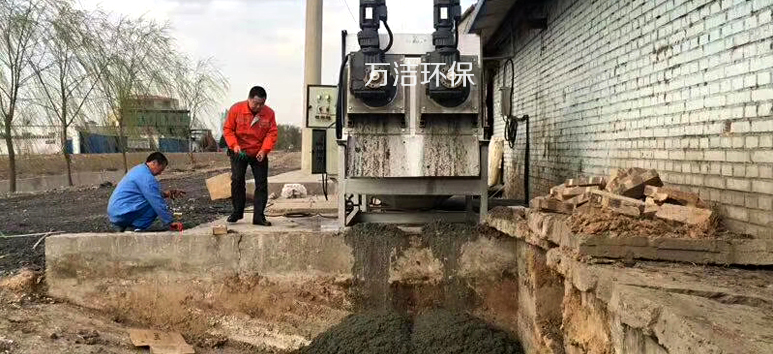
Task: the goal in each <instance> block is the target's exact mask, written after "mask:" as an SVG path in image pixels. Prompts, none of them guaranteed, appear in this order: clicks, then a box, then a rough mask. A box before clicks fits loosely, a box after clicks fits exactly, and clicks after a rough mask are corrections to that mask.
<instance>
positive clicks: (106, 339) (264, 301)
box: [0, 269, 345, 354]
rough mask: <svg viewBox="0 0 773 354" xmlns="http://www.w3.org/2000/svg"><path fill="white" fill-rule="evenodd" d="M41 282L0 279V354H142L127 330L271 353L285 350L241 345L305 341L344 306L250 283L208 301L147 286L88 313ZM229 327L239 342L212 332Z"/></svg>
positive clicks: (319, 292) (320, 288)
mask: <svg viewBox="0 0 773 354" xmlns="http://www.w3.org/2000/svg"><path fill="white" fill-rule="evenodd" d="M41 275H42V273H40V272H34V271H30V270H27V269H24V270H22V271H21V272H19V273H17V274H16V275H14V276H11V277H6V278H0V353H72V354H97V353H99V354H108V353H111V354H122V353H147V352H148V350H147V348H136V347H135V346H134V345H133V344H132V343H131V341H130V338H129V334H128V330H129V329H133V328H134V329H154V330H160V331H177V332H179V333H182V334H183V336H184V338H185V340H186V342H187V343H189V344H191V345H193V346H194V347H195V350H196V353H199V354H210V353H211V354H214V353H218V354H220V353H223V354H242V353H257V354H269V353H272V354H273V353H281V352H285V351H282V350H277V349H276V348H272V349H269V348H266V347H259V346H256V345H253V344H250V343H249V340H252V341H257V342H260V341H261V339H265V338H267V336H268V338H269V340H273V342H274V343H276V342H278V341H282V340H286V339H285V338H282V337H281V336H280V337H276V336H274V337H271V334H272V331H273V329H272V328H271V327H272V326H284V327H285V328H283V331H284V332H291V331H293V330H294V331H295V332H296V333H298V334H299V335H298V336H296V337H298V338H304V337H309V338H310V337H311V336H313V334H316V333H317V332H321V329H315V328H314V325H320V324H323V325H324V326H329V325H331V324H332V323H335V322H338V321H339V320H340V319H341V318H342V317H343V316H345V313H343V312H340V311H335V310H333V309H334V308H341V307H344V306H345V304H343V303H342V301H343V296H342V295H341V294H340V292H336V291H334V290H332V289H331V288H330V284H329V283H325V282H324V281H322V282H318V283H314V284H303V286H299V287H289V286H285V285H282V284H276V283H270V282H265V281H260V280H255V279H256V278H249V279H246V280H244V279H243V280H236V281H227V282H225V284H224V285H223V289H221V291H217V292H215V293H214V294H213V297H212V298H208V299H207V298H203V297H202V296H201V295H202V293H196V292H195V291H192V292H191V293H187V292H185V291H182V290H180V289H176V288H172V289H169V288H168V287H166V286H165V287H163V288H154V287H153V285H148V286H145V287H140V288H138V289H137V290H136V291H134V292H132V293H129V294H118V295H120V296H122V297H121V299H120V300H122V301H121V302H116V303H115V305H116V306H114V308H112V309H109V310H106V311H95V310H90V309H86V308H83V307H79V306H75V305H72V304H68V303H62V302H57V301H55V300H53V299H51V298H48V297H46V296H45V295H44V294H45V281H44V280H43V279H42V277H41ZM162 290H163V291H162ZM331 290H332V291H331ZM148 301H150V302H148ZM143 304H144V305H143ZM148 304H153V305H154V306H151V307H148ZM326 316H327V317H326ZM267 324H269V325H267ZM234 328H240V329H241V330H242V332H244V335H243V337H244V338H245V341H243V342H242V341H229V340H227V339H226V337H225V336H224V335H218V334H217V333H212V330H213V329H215V330H217V329H221V330H226V331H228V330H230V331H233V330H234ZM303 330H306V331H311V332H309V333H302V331H303ZM231 333H233V332H231ZM291 339H294V338H291ZM286 341H287V340H286ZM288 342H289V341H288ZM304 343H305V342H304Z"/></svg>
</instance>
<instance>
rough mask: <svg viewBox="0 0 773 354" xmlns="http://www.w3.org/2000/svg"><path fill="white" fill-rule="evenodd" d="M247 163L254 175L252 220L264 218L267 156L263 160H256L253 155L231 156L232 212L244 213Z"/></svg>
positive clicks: (266, 191)
mask: <svg viewBox="0 0 773 354" xmlns="http://www.w3.org/2000/svg"><path fill="white" fill-rule="evenodd" d="M247 165H249V166H250V167H251V168H252V175H253V177H255V198H254V203H255V214H254V216H253V220H261V219H263V218H265V214H264V210H265V209H266V201H268V156H266V157H265V158H264V159H263V161H258V159H257V158H255V157H250V158H247V159H242V160H237V159H236V156H234V155H232V156H231V201H232V202H233V206H234V214H236V215H238V216H243V215H244V204H245V203H246V201H247V196H246V194H247V189H246V186H245V180H244V175H245V174H246V173H247Z"/></svg>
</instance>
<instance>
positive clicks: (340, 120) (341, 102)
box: [335, 55, 349, 139]
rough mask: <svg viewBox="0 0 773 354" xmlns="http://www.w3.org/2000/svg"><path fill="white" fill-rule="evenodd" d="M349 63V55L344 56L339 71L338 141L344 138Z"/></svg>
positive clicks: (337, 101)
mask: <svg viewBox="0 0 773 354" xmlns="http://www.w3.org/2000/svg"><path fill="white" fill-rule="evenodd" d="M347 61H349V55H346V56H344V58H343V60H342V61H341V68H340V69H339V70H338V98H337V100H336V103H337V105H336V122H335V124H336V139H341V138H342V137H343V129H344V125H343V119H344V106H345V105H346V100H345V98H346V95H345V94H344V92H345V91H344V85H343V84H344V82H343V81H344V68H346V62H347Z"/></svg>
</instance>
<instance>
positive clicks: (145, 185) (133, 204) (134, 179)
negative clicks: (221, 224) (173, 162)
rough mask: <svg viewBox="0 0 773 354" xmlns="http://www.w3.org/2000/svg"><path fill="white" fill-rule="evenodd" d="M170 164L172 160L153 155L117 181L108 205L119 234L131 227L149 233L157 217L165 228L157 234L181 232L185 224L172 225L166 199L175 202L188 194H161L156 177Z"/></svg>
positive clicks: (168, 192)
mask: <svg viewBox="0 0 773 354" xmlns="http://www.w3.org/2000/svg"><path fill="white" fill-rule="evenodd" d="M167 165H169V161H168V160H167V159H166V156H164V154H162V153H160V152H154V153H152V154H150V156H148V158H147V159H146V160H145V163H144V164H141V165H137V166H135V167H133V168H132V169H131V170H129V172H128V173H127V174H126V176H124V177H123V178H122V179H121V182H118V185H117V186H116V187H115V190H114V191H113V194H112V195H110V202H109V203H108V205H107V215H108V217H109V218H110V222H111V223H112V224H113V226H114V227H115V228H116V229H117V230H118V231H121V232H123V231H125V230H126V229H128V228H132V230H134V231H150V226H151V225H152V224H153V221H155V220H156V218H157V217H158V218H160V219H161V223H162V224H163V229H160V230H154V231H163V230H172V231H182V229H183V225H182V223H179V222H173V220H172V214H171V213H170V212H169V208H168V207H167V205H166V201H164V198H172V199H174V198H176V197H178V196H181V195H184V194H185V192H183V191H180V190H176V189H172V190H169V191H165V192H161V187H160V185H159V183H158V180H156V176H158V175H160V174H161V172H164V169H165V168H166V166H167Z"/></svg>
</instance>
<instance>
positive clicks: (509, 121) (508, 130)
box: [502, 58, 518, 149]
mask: <svg viewBox="0 0 773 354" xmlns="http://www.w3.org/2000/svg"><path fill="white" fill-rule="evenodd" d="M507 63H510V110H511V111H512V106H513V92H514V91H515V65H514V64H513V59H512V58H508V59H507V60H506V61H505V64H507ZM502 80H503V81H504V76H503V77H502ZM511 113H512V112H511ZM502 119H503V120H504V121H505V132H504V138H505V140H506V141H507V143H508V145H510V148H511V149H512V148H514V147H515V138H516V136H518V121H517V119H516V118H514V117H512V115H510V116H503V117H502Z"/></svg>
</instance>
